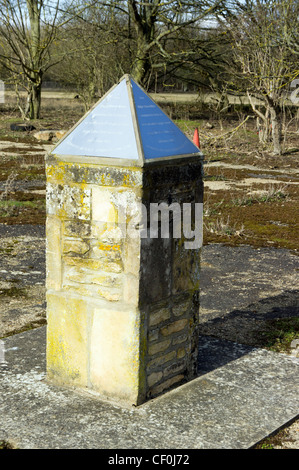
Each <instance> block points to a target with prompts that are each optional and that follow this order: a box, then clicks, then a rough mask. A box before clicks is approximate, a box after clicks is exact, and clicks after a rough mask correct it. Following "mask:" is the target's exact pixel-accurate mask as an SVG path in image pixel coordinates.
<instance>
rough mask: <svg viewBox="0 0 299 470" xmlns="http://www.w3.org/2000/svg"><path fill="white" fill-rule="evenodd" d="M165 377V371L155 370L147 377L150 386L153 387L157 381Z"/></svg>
mask: <svg viewBox="0 0 299 470" xmlns="http://www.w3.org/2000/svg"><path fill="white" fill-rule="evenodd" d="M162 377H163V372H161V371H160V372H153V373H152V374H150V375H149V376H148V378H147V383H148V386H149V387H152V386H153V385H154V384H155V383H157V382H159V380H161V379H162Z"/></svg>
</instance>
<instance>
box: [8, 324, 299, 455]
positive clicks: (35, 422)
mask: <svg viewBox="0 0 299 470" xmlns="http://www.w3.org/2000/svg"><path fill="white" fill-rule="evenodd" d="M1 346H2V364H1V366H0V437H1V439H6V440H12V441H13V442H14V443H15V445H16V446H17V447H18V448H19V449H185V450H187V449H248V448H250V447H252V446H253V445H255V444H256V443H257V442H259V441H260V440H261V439H263V438H264V437H266V436H268V435H269V434H271V433H272V432H274V431H275V430H277V429H278V428H280V427H282V426H283V425H285V424H286V423H288V422H289V421H291V420H293V419H294V418H295V417H296V416H297V415H298V410H299V398H298V397H299V395H298V382H299V375H298V370H299V359H298V358H295V357H292V356H288V355H284V354H278V353H273V352H269V351H267V350H264V349H259V348H252V347H250V346H244V345H241V344H238V343H235V342H231V341H224V340H220V339H217V338H211V337H208V336H201V337H200V353H199V360H198V364H199V368H198V377H197V378H196V379H194V380H193V381H192V382H189V383H187V384H185V385H182V386H181V387H179V388H177V389H174V390H172V391H170V392H168V393H167V394H165V395H163V396H162V397H158V398H156V399H154V400H151V401H149V402H147V403H145V404H143V405H141V406H140V407H134V408H124V407H122V406H119V405H118V404H117V403H108V402H107V401H104V400H102V399H100V398H99V397H95V396H93V395H90V394H87V393H86V392H81V391H78V390H72V389H69V388H64V387H58V386H56V385H53V384H50V383H48V382H47V379H46V352H45V351H46V327H40V328H36V329H34V330H30V331H26V332H24V333H20V334H17V335H13V336H10V337H7V338H5V339H3V340H2V343H1V345H0V347H1Z"/></svg>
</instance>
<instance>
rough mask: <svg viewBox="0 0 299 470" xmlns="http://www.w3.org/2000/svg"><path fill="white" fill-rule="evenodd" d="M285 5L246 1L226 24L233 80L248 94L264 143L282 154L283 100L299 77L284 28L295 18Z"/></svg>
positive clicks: (267, 1)
mask: <svg viewBox="0 0 299 470" xmlns="http://www.w3.org/2000/svg"><path fill="white" fill-rule="evenodd" d="M285 4H286V2H279V1H275V0H257V1H254V0H245V1H243V2H238V1H236V2H235V10H234V11H233V12H230V14H229V15H228V16H227V17H226V19H225V22H226V24H227V23H228V24H229V34H230V35H231V44H232V61H231V63H230V67H231V72H232V73H231V77H233V78H232V79H231V80H232V82H233V84H234V86H235V87H236V86H237V87H238V88H239V89H241V90H244V91H246V93H247V96H248V99H249V102H250V104H251V107H252V109H253V111H254V112H255V114H256V115H257V122H258V127H259V136H260V141H261V142H266V141H268V140H269V139H270V140H271V142H272V145H273V153H274V154H281V152H282V149H281V140H282V139H281V125H282V107H283V99H284V95H285V93H286V90H287V89H288V87H289V84H290V83H291V81H292V80H293V78H294V77H295V76H296V73H297V72H296V63H295V60H294V55H293V54H292V51H291V50H290V47H289V44H288V41H287V36H286V34H285V24H286V21H287V20H288V19H290V17H291V16H292V15H293V14H294V12H293V11H292V9H290V8H286V5H285Z"/></svg>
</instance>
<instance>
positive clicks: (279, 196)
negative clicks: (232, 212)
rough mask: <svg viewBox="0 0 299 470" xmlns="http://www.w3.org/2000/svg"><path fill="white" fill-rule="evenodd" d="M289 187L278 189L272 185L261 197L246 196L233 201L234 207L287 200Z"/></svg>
mask: <svg viewBox="0 0 299 470" xmlns="http://www.w3.org/2000/svg"><path fill="white" fill-rule="evenodd" d="M286 188H287V185H284V186H279V187H276V185H270V186H269V188H266V189H264V190H263V192H262V194H261V195H260V196H253V195H249V196H247V195H245V196H243V197H241V198H236V199H233V200H232V204H233V205H234V206H251V205H252V204H256V203H262V202H277V201H281V200H283V199H286V197H287V196H288V192H287V191H286Z"/></svg>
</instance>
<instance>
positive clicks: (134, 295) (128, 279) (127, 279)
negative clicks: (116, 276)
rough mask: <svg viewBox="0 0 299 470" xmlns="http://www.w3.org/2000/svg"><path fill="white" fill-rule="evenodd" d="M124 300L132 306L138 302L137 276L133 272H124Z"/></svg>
mask: <svg viewBox="0 0 299 470" xmlns="http://www.w3.org/2000/svg"><path fill="white" fill-rule="evenodd" d="M123 288H124V293H123V295H124V302H126V303H127V304H131V305H134V306H136V307H137V306H138V303H139V277H137V276H134V275H133V274H126V275H125V276H124V280H123Z"/></svg>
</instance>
